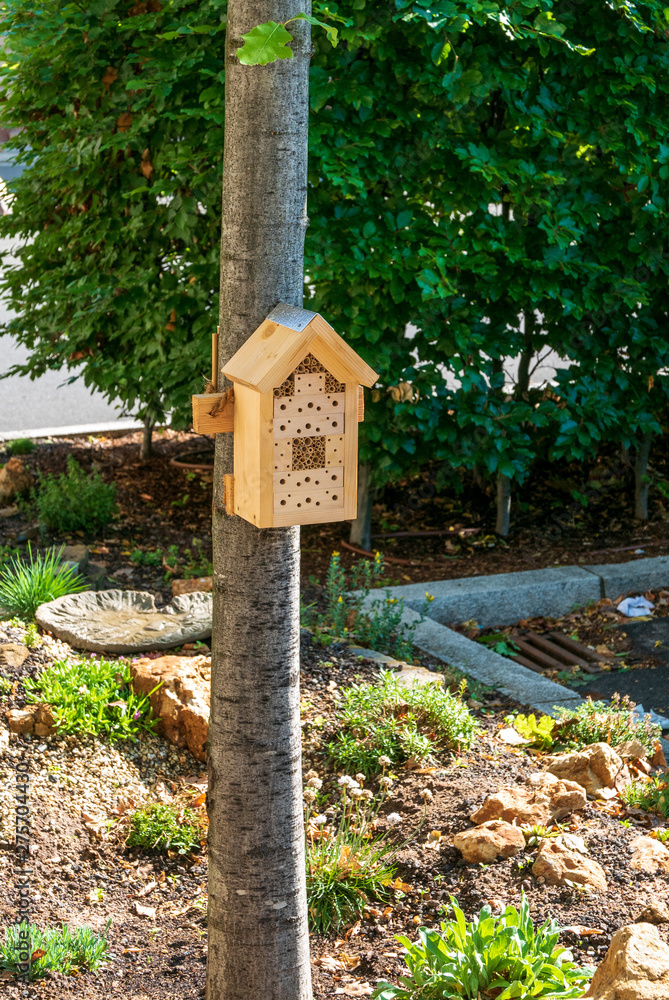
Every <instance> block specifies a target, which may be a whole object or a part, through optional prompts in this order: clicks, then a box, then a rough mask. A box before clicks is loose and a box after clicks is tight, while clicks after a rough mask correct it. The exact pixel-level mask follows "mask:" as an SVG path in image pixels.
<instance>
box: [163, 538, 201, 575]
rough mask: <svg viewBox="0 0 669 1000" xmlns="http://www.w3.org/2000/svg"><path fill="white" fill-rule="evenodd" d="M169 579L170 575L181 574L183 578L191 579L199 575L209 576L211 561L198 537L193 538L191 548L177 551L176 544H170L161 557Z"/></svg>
mask: <svg viewBox="0 0 669 1000" xmlns="http://www.w3.org/2000/svg"><path fill="white" fill-rule="evenodd" d="M163 565H164V566H165V568H166V569H167V576H166V577H165V579H166V580H167V579H169V577H170V576H172V575H180V576H183V577H184V579H185V580H193V579H196V578H199V577H201V576H211V574H212V572H213V563H212V561H211V559H209V558H208V557H207V555H206V554H205V551H204V543H203V542H202V541H201V539H199V538H194V539H193V548H192V549H184V550H183V553H180V552H179V546H178V545H170V547H169V548H168V550H167V555H166V556H165V557H164V559H163Z"/></svg>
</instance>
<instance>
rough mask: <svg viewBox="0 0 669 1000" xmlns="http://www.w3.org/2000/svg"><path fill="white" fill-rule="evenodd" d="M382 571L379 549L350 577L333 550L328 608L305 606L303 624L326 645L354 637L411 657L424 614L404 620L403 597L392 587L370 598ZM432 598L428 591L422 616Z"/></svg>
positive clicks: (327, 580)
mask: <svg viewBox="0 0 669 1000" xmlns="http://www.w3.org/2000/svg"><path fill="white" fill-rule="evenodd" d="M383 571H384V565H383V556H382V555H381V553H380V552H377V553H376V554H375V556H374V559H373V560H371V559H359V560H358V561H357V562H356V563H355V564H354V565H353V566H352V568H351V572H350V577H349V575H348V574H347V573H346V570H345V569H344V568H343V566H342V565H341V557H340V555H339V553H338V552H333V553H332V556H331V558H330V565H329V567H328V571H327V575H326V578H325V587H324V599H325V611H324V612H314V611H313V610H312V608H313V605H310V606H309V607H308V608H305V609H304V610H305V611H306V612H307V614H306V615H305V616H304V617H303V624H304V625H305V626H306V627H308V628H311V629H313V631H314V632H315V633H316V636H317V637H318V638H319V639H320V641H321V642H323V644H324V645H325V644H327V643H328V642H331V641H334V640H342V639H345V640H353V641H355V642H357V643H359V644H360V645H362V646H365V647H367V648H368V649H376V650H378V651H379V652H384V653H389V654H390V655H392V656H396V657H397V658H398V659H400V660H402V659H405V660H406V659H409V658H410V657H411V654H412V650H413V646H412V639H413V634H414V632H415V630H416V628H417V626H418V625H419V624H420V621H422V617H421V619H420V620H419V621H416V622H415V623H413V624H407V623H406V622H403V621H402V617H403V615H404V600H403V599H402V598H397V597H391V596H390V591H386V593H385V597H382V598H381V597H380V598H376V599H374V600H370V599H369V594H370V591H371V589H372V586H373V585H374V584H375V583H376V584H377V585H378V584H379V583H380V582H381V579H382V577H383ZM432 600H433V598H432V597H430V595H429V594H427V593H426V594H425V605H424V608H423V617H424V615H425V614H426V612H427V608H428V607H429V605H430V602H431V601H432Z"/></svg>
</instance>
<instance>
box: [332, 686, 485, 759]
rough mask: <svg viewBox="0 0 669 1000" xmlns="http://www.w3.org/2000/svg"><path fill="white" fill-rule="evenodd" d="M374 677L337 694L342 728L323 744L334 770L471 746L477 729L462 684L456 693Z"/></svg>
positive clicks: (426, 755) (420, 756)
mask: <svg viewBox="0 0 669 1000" xmlns="http://www.w3.org/2000/svg"><path fill="white" fill-rule="evenodd" d="M378 676H379V683H378V684H354V685H353V686H352V687H350V688H346V689H345V690H344V691H343V692H342V694H343V704H342V707H341V710H340V712H339V716H338V721H339V722H340V723H341V724H342V727H343V729H342V731H341V732H339V733H338V734H337V735H336V737H335V738H334V740H332V741H331V742H330V743H329V745H328V751H329V753H330V757H331V759H332V761H333V762H334V764H335V766H336V767H337V768H339V769H342V770H345V771H348V772H350V773H353V774H355V773H357V772H361V773H363V774H365V775H371V774H376V773H377V772H378V771H379V770H380V766H379V757H381V756H385V757H387V758H388V759H389V760H390V761H391V763H393V764H401V763H403V762H404V761H406V760H408V759H409V758H410V757H415V758H416V760H425V759H427V758H428V757H430V756H431V755H432V754H435V753H438V752H439V751H441V750H456V749H463V750H466V749H468V748H469V747H470V746H471V744H472V742H473V741H474V739H475V737H476V735H477V734H478V731H479V730H478V726H477V724H476V721H475V719H474V718H473V717H472V715H471V713H470V711H469V709H468V708H467V706H466V705H465V704H463V702H462V694H463V693H464V685H463V686H462V687H461V691H460V695H459V696H456V695H453V694H451V693H450V691H445V690H444V689H443V688H442V687H441V686H440V685H437V684H419V683H417V682H415V681H414V682H413V683H412V684H411V685H402V684H400V681H399V676H398V675H397V674H393V673H391V672H390V671H387V670H384V671H381V672H380V674H379V675H378Z"/></svg>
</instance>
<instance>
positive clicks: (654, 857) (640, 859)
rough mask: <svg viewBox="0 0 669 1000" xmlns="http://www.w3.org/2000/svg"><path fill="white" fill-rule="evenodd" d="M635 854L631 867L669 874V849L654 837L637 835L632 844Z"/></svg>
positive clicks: (652, 872) (641, 870)
mask: <svg viewBox="0 0 669 1000" xmlns="http://www.w3.org/2000/svg"><path fill="white" fill-rule="evenodd" d="M630 846H631V847H632V850H633V852H634V853H633V854H632V860H631V861H630V867H632V868H634V869H635V870H636V871H638V872H650V873H651V875H654V874H655V873H656V872H666V873H667V874H669V850H667V848H666V847H665V846H664V844H662V843H660V841H659V840H655V839H654V838H653V837H635V838H634V840H633V841H632V843H631V845H630Z"/></svg>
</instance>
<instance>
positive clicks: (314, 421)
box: [274, 413, 345, 441]
mask: <svg viewBox="0 0 669 1000" xmlns="http://www.w3.org/2000/svg"><path fill="white" fill-rule="evenodd" d="M344 430H345V428H344V414H343V413H334V414H327V413H325V414H320V413H317V414H316V416H314V417H312V416H307V415H304V416H299V417H285V416H280V417H276V418H275V420H274V440H275V441H278V440H279V439H280V438H286V437H288V438H301V437H322V436H323V435H325V434H343V433H344Z"/></svg>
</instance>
